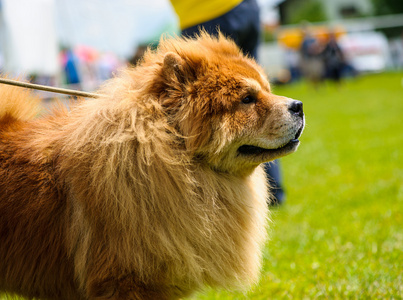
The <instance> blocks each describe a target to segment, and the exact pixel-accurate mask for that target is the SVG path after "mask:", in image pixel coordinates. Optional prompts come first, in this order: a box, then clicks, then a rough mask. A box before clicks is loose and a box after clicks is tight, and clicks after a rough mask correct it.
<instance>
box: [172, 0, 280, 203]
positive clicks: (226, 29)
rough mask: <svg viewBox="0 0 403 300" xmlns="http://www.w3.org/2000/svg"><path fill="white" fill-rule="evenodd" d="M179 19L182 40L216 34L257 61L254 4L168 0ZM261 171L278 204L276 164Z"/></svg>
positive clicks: (224, 0)
mask: <svg viewBox="0 0 403 300" xmlns="http://www.w3.org/2000/svg"><path fill="white" fill-rule="evenodd" d="M170 1H171V3H172V5H173V7H174V9H175V11H176V13H177V15H178V18H179V23H180V27H181V33H182V35H183V36H187V37H194V36H196V35H197V34H198V33H199V32H200V30H202V29H204V30H205V31H206V32H208V33H209V34H211V35H218V32H221V33H223V34H224V35H225V36H227V37H230V38H231V39H232V40H233V41H234V42H235V43H236V44H237V45H238V46H239V48H240V49H241V50H242V52H243V53H244V54H246V55H249V56H250V57H252V58H254V59H255V60H257V52H258V45H259V40H260V36H261V27H260V26H261V25H260V8H259V6H258V4H257V2H256V0H243V1H242V0H205V1H199V0H170ZM264 168H265V171H266V173H267V175H268V180H269V182H270V186H271V189H272V193H273V196H274V199H273V200H272V202H273V203H271V204H281V203H283V202H284V200H285V193H284V188H283V183H282V176H281V171H280V162H279V161H278V160H275V161H274V162H270V163H266V164H265V166H264Z"/></svg>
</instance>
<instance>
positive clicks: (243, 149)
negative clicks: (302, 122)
mask: <svg viewBox="0 0 403 300" xmlns="http://www.w3.org/2000/svg"><path fill="white" fill-rule="evenodd" d="M302 129H303V126H301V128H300V129H299V130H298V131H297V133H296V134H295V137H294V138H293V139H291V140H290V141H288V142H287V143H285V144H283V145H281V146H280V147H278V148H274V149H267V148H262V147H259V146H254V145H242V146H240V147H239V148H238V152H239V153H240V154H241V155H246V156H256V155H273V156H276V155H280V156H282V155H285V154H287V153H290V152H291V151H295V149H296V147H297V146H298V145H299V139H298V138H299V137H300V136H301V133H302Z"/></svg>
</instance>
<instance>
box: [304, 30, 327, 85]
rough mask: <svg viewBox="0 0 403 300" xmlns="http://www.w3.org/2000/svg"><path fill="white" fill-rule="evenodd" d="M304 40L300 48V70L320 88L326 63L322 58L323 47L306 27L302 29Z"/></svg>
mask: <svg viewBox="0 0 403 300" xmlns="http://www.w3.org/2000/svg"><path fill="white" fill-rule="evenodd" d="M302 33H303V40H302V44H301V47H300V51H299V52H300V69H301V72H302V75H303V76H304V77H305V78H307V79H308V80H309V81H310V82H312V83H313V85H314V87H315V88H318V85H319V83H320V82H321V81H322V79H323V75H324V62H323V57H322V50H323V47H322V46H321V44H320V43H319V41H318V39H317V38H316V37H315V36H314V34H313V33H312V31H311V30H310V29H309V28H307V27H306V25H304V26H303V28H302Z"/></svg>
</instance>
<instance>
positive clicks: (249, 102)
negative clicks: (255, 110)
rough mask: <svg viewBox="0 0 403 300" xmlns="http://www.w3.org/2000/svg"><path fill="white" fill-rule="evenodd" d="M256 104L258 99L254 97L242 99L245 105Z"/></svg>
mask: <svg viewBox="0 0 403 300" xmlns="http://www.w3.org/2000/svg"><path fill="white" fill-rule="evenodd" d="M255 102H256V98H255V97H252V96H246V97H245V98H243V99H242V103H244V104H251V103H255Z"/></svg>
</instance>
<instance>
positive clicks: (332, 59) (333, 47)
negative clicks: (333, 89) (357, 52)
mask: <svg viewBox="0 0 403 300" xmlns="http://www.w3.org/2000/svg"><path fill="white" fill-rule="evenodd" d="M322 55H323V60H324V63H325V70H326V77H327V78H328V79H330V80H332V81H335V82H337V83H340V80H341V75H342V71H343V67H344V62H345V59H344V54H343V51H342V49H341V48H340V46H339V44H338V43H337V39H336V34H335V32H333V31H330V33H329V39H328V41H327V43H326V45H325V48H324V49H323V52H322Z"/></svg>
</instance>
